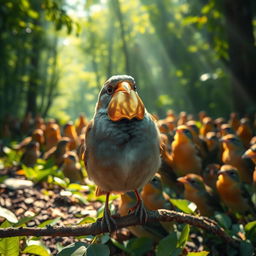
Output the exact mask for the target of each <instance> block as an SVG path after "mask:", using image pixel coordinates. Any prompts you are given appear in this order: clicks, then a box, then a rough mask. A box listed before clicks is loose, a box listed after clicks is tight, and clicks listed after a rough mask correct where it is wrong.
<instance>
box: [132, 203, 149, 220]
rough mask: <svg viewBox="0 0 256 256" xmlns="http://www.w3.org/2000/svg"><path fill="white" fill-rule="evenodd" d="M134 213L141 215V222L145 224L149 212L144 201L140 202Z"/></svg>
mask: <svg viewBox="0 0 256 256" xmlns="http://www.w3.org/2000/svg"><path fill="white" fill-rule="evenodd" d="M134 214H135V215H136V216H138V217H139V220H140V223H141V224H145V223H146V222H147V220H148V212H147V209H146V208H145V206H144V204H143V202H142V201H140V203H139V204H138V206H137V208H136V209H135V211H134Z"/></svg>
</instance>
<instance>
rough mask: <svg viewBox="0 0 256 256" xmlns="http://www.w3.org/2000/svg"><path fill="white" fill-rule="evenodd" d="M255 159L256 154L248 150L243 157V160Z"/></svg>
mask: <svg viewBox="0 0 256 256" xmlns="http://www.w3.org/2000/svg"><path fill="white" fill-rule="evenodd" d="M253 157H255V152H253V151H252V150H251V149H248V150H247V151H246V152H245V153H244V154H243V155H242V158H243V159H246V158H253Z"/></svg>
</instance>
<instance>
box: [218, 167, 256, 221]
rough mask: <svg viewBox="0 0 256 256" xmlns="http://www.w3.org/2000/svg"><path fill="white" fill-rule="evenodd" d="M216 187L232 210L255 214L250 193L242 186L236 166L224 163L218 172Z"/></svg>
mask: <svg viewBox="0 0 256 256" xmlns="http://www.w3.org/2000/svg"><path fill="white" fill-rule="evenodd" d="M216 187H217V190H218V192H219V195H220V197H221V199H222V201H223V202H224V204H225V205H226V206H227V207H228V208H229V209H230V210H231V211H232V212H239V213H246V212H251V213H252V214H253V215H254V216H255V209H254V206H253V204H252V202H251V201H250V195H249V193H248V192H247V191H246V190H245V189H244V187H243V186H242V183H241V181H240V177H239V171H238V169H237V168H236V167H234V166H232V165H223V166H222V167H221V168H220V171H219V172H218V180H217V182H216Z"/></svg>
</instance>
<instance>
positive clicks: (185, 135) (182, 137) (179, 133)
mask: <svg viewBox="0 0 256 256" xmlns="http://www.w3.org/2000/svg"><path fill="white" fill-rule="evenodd" d="M174 139H175V140H176V141H178V142H181V143H183V142H189V141H193V135H192V133H191V131H190V130H189V128H188V127H187V126H186V125H180V126H178V127H177V128H176V131H175V136H174Z"/></svg>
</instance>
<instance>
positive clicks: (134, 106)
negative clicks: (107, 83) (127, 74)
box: [108, 81, 145, 122]
mask: <svg viewBox="0 0 256 256" xmlns="http://www.w3.org/2000/svg"><path fill="white" fill-rule="evenodd" d="M144 115H145V106H144V104H143V102H142V100H141V98H140V97H139V95H138V94H137V92H135V91H134V90H133V89H132V88H131V85H130V84H129V83H128V82H125V81H123V82H120V83H119V84H118V85H117V88H116V89H115V92H114V94H113V96H112V99H111V101H110V103H109V106H108V116H109V118H110V119H111V120H112V121H114V122H116V121H119V120H121V119H128V120H131V119H133V118H137V119H139V120H141V119H143V118H144Z"/></svg>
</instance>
